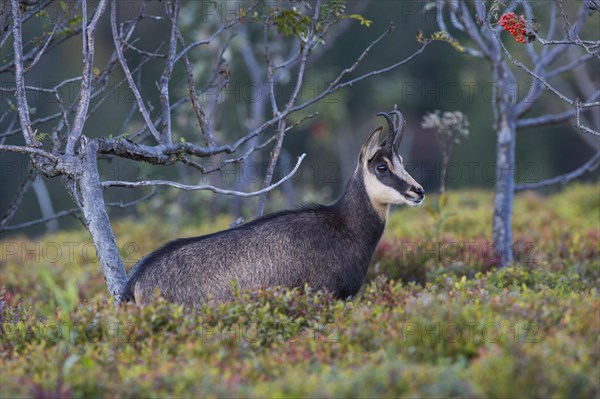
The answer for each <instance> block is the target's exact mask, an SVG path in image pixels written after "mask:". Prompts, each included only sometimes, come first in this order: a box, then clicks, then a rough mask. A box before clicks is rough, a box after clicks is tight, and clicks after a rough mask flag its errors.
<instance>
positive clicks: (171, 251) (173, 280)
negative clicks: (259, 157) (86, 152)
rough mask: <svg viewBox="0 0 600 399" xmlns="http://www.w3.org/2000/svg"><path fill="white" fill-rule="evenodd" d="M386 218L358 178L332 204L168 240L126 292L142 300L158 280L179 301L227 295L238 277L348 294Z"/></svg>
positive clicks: (244, 283)
mask: <svg viewBox="0 0 600 399" xmlns="http://www.w3.org/2000/svg"><path fill="white" fill-rule="evenodd" d="M384 226H385V222H384V221H383V220H382V219H381V217H380V216H379V215H378V214H377V213H376V212H375V210H374V209H373V208H372V207H371V205H370V203H369V199H368V198H367V193H366V191H365V189H364V186H363V185H362V182H361V181H360V180H358V179H356V178H353V179H352V180H351V181H350V183H349V184H348V188H347V190H346V192H345V193H344V195H343V196H342V197H341V198H340V199H339V200H338V201H337V202H336V203H335V204H333V205H331V206H315V207H311V208H305V209H299V210H296V211H288V212H281V213H276V214H273V215H269V216H266V217H264V218H260V219H257V220H254V221H252V222H250V223H247V224H244V225H242V226H239V227H236V228H233V229H230V230H225V231H221V232H218V233H214V234H210V235H206V236H202V237H194V238H183V239H179V240H175V241H172V242H170V243H167V244H166V245H165V246H163V247H162V248H160V249H159V250H157V251H156V252H154V253H152V254H150V255H149V256H147V257H145V258H144V259H142V260H141V261H140V262H139V263H138V264H137V265H136V266H135V268H134V269H133V270H132V274H131V276H130V278H129V280H128V283H127V287H126V290H125V292H126V293H128V294H129V295H126V296H127V297H131V294H133V295H134V296H135V299H136V301H137V302H142V303H144V302H147V301H148V300H151V299H152V296H153V292H154V290H155V289H156V288H158V289H159V290H160V293H161V295H162V296H163V297H164V298H165V299H167V300H170V301H173V302H178V303H199V302H202V301H204V300H206V299H208V298H209V297H212V298H214V299H217V300H229V299H231V295H232V293H231V288H232V285H231V282H232V280H236V281H237V283H238V284H239V286H240V287H241V288H252V287H259V286H275V285H279V286H284V287H290V288H293V287H303V286H304V284H308V285H309V286H311V287H314V288H320V289H326V290H328V291H330V292H332V293H333V294H334V295H336V296H338V297H341V298H346V297H348V296H352V295H354V294H356V293H357V292H358V290H359V289H360V287H361V285H362V282H363V278H364V276H365V274H366V272H367V268H368V267H369V263H370V261H371V257H372V256H373V252H374V251H375V247H376V246H377V243H378V242H379V239H380V238H381V235H382V233H383V230H384ZM127 299H128V298H127Z"/></svg>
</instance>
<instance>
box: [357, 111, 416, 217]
mask: <svg viewBox="0 0 600 399" xmlns="http://www.w3.org/2000/svg"><path fill="white" fill-rule="evenodd" d="M390 114H392V115H394V116H396V117H397V118H398V123H397V124H395V123H394V120H393V116H391V115H390ZM377 115H380V116H383V117H384V118H385V119H386V120H387V123H388V131H387V135H386V137H385V139H383V141H382V137H381V136H382V133H383V126H380V127H378V128H377V129H375V131H374V132H373V133H371V136H370V137H369V139H368V140H367V142H366V143H365V145H364V146H363V148H362V150H361V153H360V158H359V169H360V170H361V171H362V175H363V181H364V183H365V189H366V191H367V194H368V195H369V199H370V200H371V203H372V205H373V207H374V208H375V210H376V211H377V212H378V213H379V215H380V216H381V217H382V218H383V219H384V220H385V219H386V217H387V213H388V210H389V206H390V205H397V204H406V205H409V206H418V205H421V203H422V202H423V200H424V199H425V191H424V190H423V187H421V185H420V184H419V183H417V182H416V181H415V179H413V178H412V176H410V175H409V174H408V173H407V172H406V170H404V163H403V160H402V157H401V156H400V155H398V147H399V146H400V141H401V140H402V134H403V132H404V117H403V116H402V113H400V111H396V110H394V111H391V112H390V113H385V112H381V113H379V114H377Z"/></svg>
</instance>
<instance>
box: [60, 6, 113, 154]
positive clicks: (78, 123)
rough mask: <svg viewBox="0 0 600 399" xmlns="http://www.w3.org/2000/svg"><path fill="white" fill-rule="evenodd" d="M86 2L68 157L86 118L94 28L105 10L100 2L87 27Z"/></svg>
mask: <svg viewBox="0 0 600 399" xmlns="http://www.w3.org/2000/svg"><path fill="white" fill-rule="evenodd" d="M86 4H87V1H83V2H82V3H81V5H82V7H81V9H82V14H83V19H82V21H81V26H82V29H83V46H82V47H83V72H82V74H81V76H82V78H83V79H82V81H81V90H80V95H79V105H78V107H77V114H76V115H75V121H74V122H73V129H72V130H71V132H70V134H69V137H68V138H67V147H66V150H65V151H66V153H67V154H68V155H73V153H74V151H75V145H76V144H77V141H78V140H79V137H81V133H82V132H83V126H84V124H85V119H86V118H87V116H88V107H89V105H90V94H91V92H92V86H91V82H92V68H93V67H94V47H95V44H94V41H95V36H96V26H97V25H98V20H99V19H100V17H101V16H102V14H104V10H105V9H106V0H100V3H98V7H97V8H96V12H95V13H94V16H93V17H92V20H91V21H90V23H89V25H88V22H87V6H86Z"/></svg>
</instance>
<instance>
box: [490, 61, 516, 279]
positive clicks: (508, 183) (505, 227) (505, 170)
mask: <svg viewBox="0 0 600 399" xmlns="http://www.w3.org/2000/svg"><path fill="white" fill-rule="evenodd" d="M494 69H495V70H494V72H495V77H496V79H495V80H496V83H497V84H498V87H497V96H496V104H495V107H496V130H497V134H498V136H497V148H496V162H497V176H496V194H495V198H494V219H493V239H494V245H495V247H496V251H497V255H498V256H499V258H500V266H501V267H504V266H507V265H508V264H509V263H510V262H512V261H513V253H512V208H513V197H514V185H515V180H514V172H515V133H516V115H515V112H514V104H515V93H514V90H515V79H514V76H513V74H512V73H511V72H510V70H509V69H508V68H506V65H505V64H504V62H503V61H502V60H499V61H498V62H497V63H496V65H495V68H494Z"/></svg>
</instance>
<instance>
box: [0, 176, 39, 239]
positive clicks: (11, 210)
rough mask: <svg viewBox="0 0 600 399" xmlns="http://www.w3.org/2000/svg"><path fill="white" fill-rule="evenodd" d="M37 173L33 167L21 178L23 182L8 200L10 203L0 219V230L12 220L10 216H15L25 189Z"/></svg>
mask: <svg viewBox="0 0 600 399" xmlns="http://www.w3.org/2000/svg"><path fill="white" fill-rule="evenodd" d="M37 174H38V173H37V170H36V169H35V168H31V169H29V173H28V174H27V177H26V178H25V180H23V182H22V183H21V185H20V186H19V188H18V189H17V193H16V194H15V196H14V197H13V200H12V201H11V202H10V205H9V206H8V209H7V211H6V214H5V215H4V217H3V218H2V220H0V231H2V230H3V229H4V227H5V226H6V225H7V224H9V223H10V221H11V220H12V218H13V217H14V216H15V213H16V212H17V209H18V208H19V205H21V201H23V197H24V196H25V193H27V190H29V187H31V183H33V181H34V180H35V178H36V176H37Z"/></svg>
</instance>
